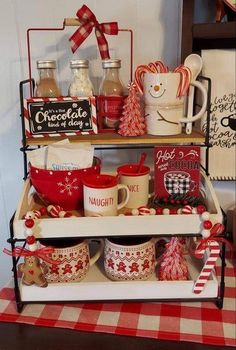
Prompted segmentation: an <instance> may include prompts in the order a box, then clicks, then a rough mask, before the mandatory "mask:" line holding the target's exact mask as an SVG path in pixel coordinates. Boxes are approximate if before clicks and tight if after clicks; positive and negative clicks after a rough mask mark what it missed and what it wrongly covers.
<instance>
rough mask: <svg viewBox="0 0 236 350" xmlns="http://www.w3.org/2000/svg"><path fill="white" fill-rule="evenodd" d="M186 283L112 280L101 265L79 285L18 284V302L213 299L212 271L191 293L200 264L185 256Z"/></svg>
mask: <svg viewBox="0 0 236 350" xmlns="http://www.w3.org/2000/svg"><path fill="white" fill-rule="evenodd" d="M186 259H187V260H188V268H189V276H190V279H189V280H188V281H159V280H157V278H156V276H155V275H153V276H152V278H150V280H148V281H111V280H110V279H108V278H107V277H106V276H105V274H104V270H103V267H102V265H101V264H102V262H101V260H100V264H95V265H93V266H92V267H91V269H90V271H89V273H88V275H87V276H86V278H85V279H83V280H82V281H81V282H78V283H51V284H49V285H48V287H46V288H40V287H37V286H36V285H32V286H26V285H24V284H22V283H20V294H21V301H23V302H30V301H31V302H32V301H37V302H40V301H83V300H93V301H95V300H142V299H143V300H144V299H145V300H146V299H150V300H151V299H193V300H194V299H199V298H201V299H202V298H216V297H217V295H218V282H217V279H216V276H215V274H214V272H212V274H211V276H210V279H209V280H208V282H207V283H206V285H205V287H204V289H203V291H202V292H201V293H200V294H194V293H193V287H194V282H195V281H196V279H197V277H198V275H199V273H200V271H201V268H202V264H203V261H202V260H198V259H192V258H191V257H190V256H187V257H186Z"/></svg>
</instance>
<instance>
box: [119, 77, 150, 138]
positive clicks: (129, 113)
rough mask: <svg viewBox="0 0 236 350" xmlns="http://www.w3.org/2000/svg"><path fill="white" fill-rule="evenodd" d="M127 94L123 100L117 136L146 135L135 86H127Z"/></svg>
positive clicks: (131, 84) (132, 84)
mask: <svg viewBox="0 0 236 350" xmlns="http://www.w3.org/2000/svg"><path fill="white" fill-rule="evenodd" d="M128 91H129V94H128V96H127V98H126V99H125V103H124V106H123V111H122V117H121V118H120V124H119V130H118V134H120V135H122V136H141V135H144V134H145V133H146V125H145V121H144V117H143V116H142V108H141V103H140V97H139V94H138V91H137V88H136V85H135V84H134V83H133V82H132V83H130V84H129V85H128Z"/></svg>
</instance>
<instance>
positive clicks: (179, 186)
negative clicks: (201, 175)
mask: <svg viewBox="0 0 236 350" xmlns="http://www.w3.org/2000/svg"><path fill="white" fill-rule="evenodd" d="M164 186H165V189H166V191H167V192H168V193H169V194H170V195H173V194H186V193H188V192H192V191H194V190H195V189H196V186H197V184H196V182H195V181H193V180H192V179H191V176H190V174H189V173H187V172H185V171H169V172H167V173H165V175H164Z"/></svg>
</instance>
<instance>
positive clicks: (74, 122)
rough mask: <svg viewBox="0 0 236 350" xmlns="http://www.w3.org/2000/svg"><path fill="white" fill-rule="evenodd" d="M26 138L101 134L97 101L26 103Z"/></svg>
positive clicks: (37, 100) (73, 99) (69, 99)
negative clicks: (98, 124) (98, 127)
mask: <svg viewBox="0 0 236 350" xmlns="http://www.w3.org/2000/svg"><path fill="white" fill-rule="evenodd" d="M24 119H25V129H26V130H25V132H26V137H41V136H44V135H46V136H61V135H78V134H91V133H93V134H94V133H95V134H96V133H97V119H96V108H95V98H94V97H88V98H76V97H65V98H64V97H59V98H31V99H26V100H24Z"/></svg>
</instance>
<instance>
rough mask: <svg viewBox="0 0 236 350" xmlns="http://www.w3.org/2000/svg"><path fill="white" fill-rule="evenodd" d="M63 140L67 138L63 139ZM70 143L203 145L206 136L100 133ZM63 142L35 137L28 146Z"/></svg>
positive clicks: (78, 137) (58, 139)
mask: <svg viewBox="0 0 236 350" xmlns="http://www.w3.org/2000/svg"><path fill="white" fill-rule="evenodd" d="M63 138H66V136H65V137H63ZM68 139H69V140H70V142H90V143H91V144H92V145H142V144H143V145H154V144H183V143H184V144H190V143H195V144H203V143H204V142H205V135H204V134H203V133H202V132H201V131H199V130H195V129H194V130H193V131H192V133H191V135H186V134H185V133H182V134H179V135H173V136H152V135H144V136H135V137H123V136H120V135H118V134H115V133H99V134H96V135H77V136H68ZM60 140H62V137H48V136H45V137H34V138H28V139H26V146H33V145H35V146H36V145H39V146H40V145H49V144H51V143H54V142H57V141H60Z"/></svg>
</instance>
